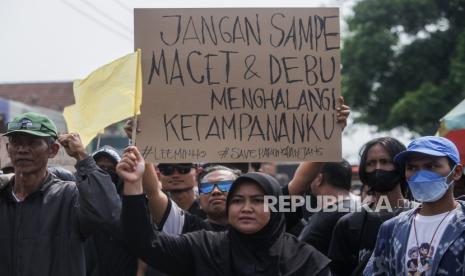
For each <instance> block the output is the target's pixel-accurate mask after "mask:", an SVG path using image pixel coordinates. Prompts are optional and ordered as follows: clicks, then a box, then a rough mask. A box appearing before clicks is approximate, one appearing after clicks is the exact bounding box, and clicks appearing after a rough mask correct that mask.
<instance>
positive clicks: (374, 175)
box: [366, 170, 401, 193]
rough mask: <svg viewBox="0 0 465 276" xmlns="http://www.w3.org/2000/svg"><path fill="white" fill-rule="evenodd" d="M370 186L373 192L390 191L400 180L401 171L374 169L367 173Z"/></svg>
mask: <svg viewBox="0 0 465 276" xmlns="http://www.w3.org/2000/svg"><path fill="white" fill-rule="evenodd" d="M366 176H367V183H366V184H368V186H369V187H370V188H371V191H373V192H381V193H383V192H389V191H391V190H392V189H394V187H395V186H396V185H397V184H398V183H399V182H400V180H401V177H400V173H399V172H398V171H397V170H394V171H385V170H374V171H372V172H370V173H367V174H366Z"/></svg>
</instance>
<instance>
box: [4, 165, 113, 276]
mask: <svg viewBox="0 0 465 276" xmlns="http://www.w3.org/2000/svg"><path fill="white" fill-rule="evenodd" d="M76 170H77V173H76V176H77V181H76V183H75V182H69V181H61V180H59V179H58V178H56V177H55V176H54V175H53V174H49V175H48V177H47V178H46V180H45V181H44V183H43V184H42V185H41V187H40V188H39V189H38V190H37V191H36V192H34V193H32V194H30V195H29V196H28V197H27V198H26V199H25V200H24V201H23V202H20V203H18V202H16V201H15V199H14V198H13V195H12V187H13V186H12V183H13V181H14V178H13V179H12V180H11V181H10V182H9V183H8V184H7V185H6V187H4V188H3V189H1V190H0V274H1V275H9V276H32V275H34V276H64V275H66V276H74V275H76V276H84V275H85V263H84V259H85V258H84V250H83V245H84V240H85V238H86V237H88V236H89V235H90V234H92V233H93V232H94V231H96V230H106V231H111V229H114V228H116V227H117V224H118V223H119V218H120V213H121V202H120V200H119V198H118V195H117V193H116V188H115V185H113V183H112V182H111V178H110V176H109V175H108V174H106V173H105V172H103V171H102V170H100V169H99V168H98V167H97V165H96V164H95V161H94V160H93V158H92V157H88V158H86V159H84V160H82V161H80V162H78V163H77V164H76Z"/></svg>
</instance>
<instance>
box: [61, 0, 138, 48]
mask: <svg viewBox="0 0 465 276" xmlns="http://www.w3.org/2000/svg"><path fill="white" fill-rule="evenodd" d="M63 3H64V4H65V5H67V6H68V7H69V8H71V9H73V10H74V11H76V12H77V13H79V14H80V15H82V16H84V17H86V18H87V19H89V20H90V21H92V22H94V23H96V24H98V25H100V26H101V27H103V28H105V29H107V30H108V31H110V32H111V33H113V34H115V35H117V36H119V37H121V38H124V39H125V40H128V41H131V42H132V41H133V39H132V37H130V36H128V35H127V34H126V33H123V32H120V31H119V30H115V29H113V28H112V27H111V26H109V25H107V24H105V23H104V22H102V21H100V20H98V19H96V18H94V17H92V16H90V15H89V14H87V13H85V12H83V11H82V10H80V9H79V8H77V7H76V6H75V5H74V4H71V3H70V2H68V1H67V0H63Z"/></svg>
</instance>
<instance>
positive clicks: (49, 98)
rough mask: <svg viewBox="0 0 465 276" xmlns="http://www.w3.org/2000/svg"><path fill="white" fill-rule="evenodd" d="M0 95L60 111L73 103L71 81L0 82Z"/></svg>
mask: <svg viewBox="0 0 465 276" xmlns="http://www.w3.org/2000/svg"><path fill="white" fill-rule="evenodd" d="M0 97H3V98H5V99H9V100H14V101H18V102H23V103H25V104H29V105H36V106H42V107H46V108H50V109H54V110H57V111H60V112H61V111H63V108H64V107H65V106H68V105H71V104H73V103H74V95H73V84H72V83H71V82H56V83H18V84H0Z"/></svg>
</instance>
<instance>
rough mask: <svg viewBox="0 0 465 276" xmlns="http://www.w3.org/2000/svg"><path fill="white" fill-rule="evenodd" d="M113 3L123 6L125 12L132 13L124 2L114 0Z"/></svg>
mask: <svg viewBox="0 0 465 276" xmlns="http://www.w3.org/2000/svg"><path fill="white" fill-rule="evenodd" d="M115 3H116V4H117V5H118V6H120V7H121V8H123V9H124V10H126V11H127V12H129V13H130V14H133V9H132V8H130V7H128V6H126V4H124V3H123V2H121V1H119V0H115Z"/></svg>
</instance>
